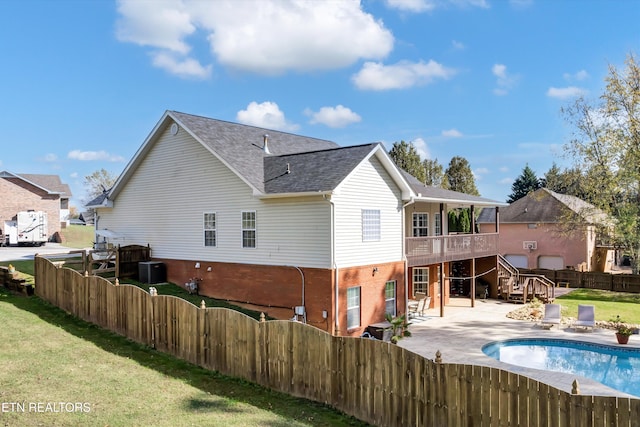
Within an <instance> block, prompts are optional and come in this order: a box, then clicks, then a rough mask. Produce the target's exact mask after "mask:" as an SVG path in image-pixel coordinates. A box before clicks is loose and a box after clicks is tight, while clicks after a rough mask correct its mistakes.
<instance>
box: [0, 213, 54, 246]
mask: <svg viewBox="0 0 640 427" xmlns="http://www.w3.org/2000/svg"><path fill="white" fill-rule="evenodd" d="M15 218H16V219H15V220H12V221H5V222H4V234H5V236H4V237H5V239H4V244H5V245H7V246H10V245H18V246H42V245H44V244H45V243H47V240H48V232H47V213H46V212H42V211H23V212H18V214H17V215H16V217H15Z"/></svg>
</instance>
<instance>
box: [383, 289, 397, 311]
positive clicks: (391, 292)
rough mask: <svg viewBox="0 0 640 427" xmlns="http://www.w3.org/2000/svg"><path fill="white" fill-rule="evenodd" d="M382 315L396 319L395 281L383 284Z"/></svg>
mask: <svg viewBox="0 0 640 427" xmlns="http://www.w3.org/2000/svg"><path fill="white" fill-rule="evenodd" d="M384 313H385V314H390V315H392V316H393V317H396V281H395V280H389V281H388V282H387V283H385V284H384Z"/></svg>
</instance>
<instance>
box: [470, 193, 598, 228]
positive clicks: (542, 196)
mask: <svg viewBox="0 0 640 427" xmlns="http://www.w3.org/2000/svg"><path fill="white" fill-rule="evenodd" d="M567 209H569V210H571V211H572V212H574V213H575V214H577V215H579V216H580V217H582V218H583V219H584V220H585V221H587V222H588V223H590V224H594V223H601V222H604V221H605V220H606V218H607V215H606V214H605V213H604V212H602V211H601V210H599V209H597V208H596V207H595V206H593V205H592V204H590V203H587V202H585V201H584V200H581V199H579V198H577V197H575V196H570V195H567V194H559V193H556V192H555V191H551V190H549V189H548V188H540V189H538V190H536V191H534V192H532V193H529V194H527V195H526V196H524V197H522V198H520V199H518V200H516V201H515V202H513V203H511V204H510V205H509V206H507V207H506V208H504V209H501V210H500V223H501V224H502V223H505V224H507V223H557V222H560V221H561V220H562V216H563V214H564V213H565V212H566V211H567ZM477 222H478V223H493V222H495V212H494V211H493V210H488V209H484V210H482V212H481V213H480V216H479V217H478V221H477Z"/></svg>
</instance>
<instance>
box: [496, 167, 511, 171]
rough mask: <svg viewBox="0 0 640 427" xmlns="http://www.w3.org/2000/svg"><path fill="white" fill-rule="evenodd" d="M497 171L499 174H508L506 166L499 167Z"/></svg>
mask: <svg viewBox="0 0 640 427" xmlns="http://www.w3.org/2000/svg"><path fill="white" fill-rule="evenodd" d="M498 170H499V171H500V172H509V168H508V167H507V166H501V167H500V168H499V169H498Z"/></svg>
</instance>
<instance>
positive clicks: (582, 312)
mask: <svg viewBox="0 0 640 427" xmlns="http://www.w3.org/2000/svg"><path fill="white" fill-rule="evenodd" d="M595 327H596V308H595V306H593V305H582V304H581V305H578V319H577V320H575V321H574V322H573V329H583V330H591V331H593V328H595Z"/></svg>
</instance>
